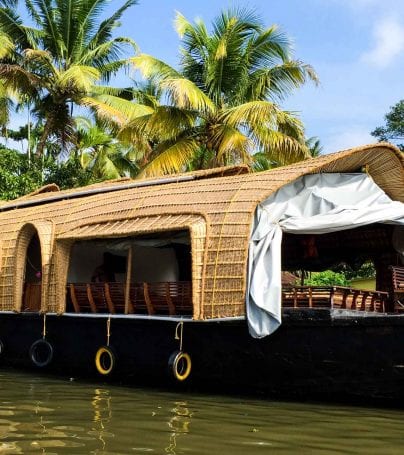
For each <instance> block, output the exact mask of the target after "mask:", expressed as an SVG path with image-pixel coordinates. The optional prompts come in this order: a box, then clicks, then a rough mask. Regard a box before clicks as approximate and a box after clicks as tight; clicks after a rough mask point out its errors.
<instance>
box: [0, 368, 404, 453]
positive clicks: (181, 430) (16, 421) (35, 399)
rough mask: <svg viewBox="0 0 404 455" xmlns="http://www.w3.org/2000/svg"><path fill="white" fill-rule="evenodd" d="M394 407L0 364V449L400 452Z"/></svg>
mask: <svg viewBox="0 0 404 455" xmlns="http://www.w3.org/2000/svg"><path fill="white" fill-rule="evenodd" d="M403 417H404V412H403V411H400V410H385V409H374V408H360V407H348V406H337V405H324V404H307V403H306V404H296V403H285V402H277V401H269V400H259V399H248V398H243V399H237V398H230V397H226V396H219V395H215V396H209V395H198V394H192V395H191V394H181V393H168V392H161V391H158V392H156V391H151V390H145V389H135V388H123V387H114V386H99V385H98V386H94V385H90V384H87V383H79V382H75V381H71V382H69V381H62V380H59V379H53V378H52V379H51V378H46V377H35V376H32V375H27V374H23V373H15V372H2V373H1V374H0V453H1V454H18V453H21V454H31V453H32V454H34V453H43V454H73V453H82V454H86V453H90V454H128V453H155V454H169V455H179V454H198V455H200V454H201V455H203V454H223V455H230V454H231V455H238V454H240V455H241V454H252V455H255V454H262V453H269V452H271V453H303V454H305V453H306V454H312V453H318V454H325V453H327V454H329V453H331V454H332V453H338V454H350V453H366V454H372V453H374V454H380V453H389V454H396V453H397V454H399V453H400V454H401V453H402V442H403V436H404V430H403V427H402V419H403Z"/></svg>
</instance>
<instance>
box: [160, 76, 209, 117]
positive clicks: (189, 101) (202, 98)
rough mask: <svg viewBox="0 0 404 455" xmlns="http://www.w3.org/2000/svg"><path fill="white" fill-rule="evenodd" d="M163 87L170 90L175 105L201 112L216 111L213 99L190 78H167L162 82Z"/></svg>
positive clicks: (169, 93)
mask: <svg viewBox="0 0 404 455" xmlns="http://www.w3.org/2000/svg"><path fill="white" fill-rule="evenodd" d="M161 87H162V88H163V89H165V90H166V91H167V92H168V95H169V97H170V99H171V101H172V103H173V104H174V105H175V106H178V107H180V108H183V109H195V110H198V111H200V112H210V113H213V112H214V111H215V104H214V103H213V101H212V100H211V99H210V98H209V97H208V96H207V95H205V93H204V92H203V91H202V90H201V89H199V88H198V87H197V86H196V85H195V84H194V83H193V82H192V81H190V80H189V79H185V78H182V77H181V78H175V79H174V78H173V79H165V80H164V81H163V82H162V83H161Z"/></svg>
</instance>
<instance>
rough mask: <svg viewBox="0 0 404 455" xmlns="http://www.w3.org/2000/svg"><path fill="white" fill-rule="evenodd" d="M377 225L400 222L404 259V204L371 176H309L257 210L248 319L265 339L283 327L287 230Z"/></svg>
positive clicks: (397, 240)
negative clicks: (283, 259) (283, 263)
mask: <svg viewBox="0 0 404 455" xmlns="http://www.w3.org/2000/svg"><path fill="white" fill-rule="evenodd" d="M372 223H388V224H396V225H398V226H399V227H398V228H397V229H396V231H395V233H394V239H393V242H394V246H395V248H396V249H397V251H399V253H401V254H402V257H403V258H404V204H403V203H401V202H398V201H393V200H391V199H390V198H389V197H388V196H387V195H386V194H385V193H384V191H383V190H382V189H381V188H380V187H378V186H377V185H376V184H375V183H374V181H373V180H372V179H371V177H370V176H369V175H367V174H362V173H361V174H339V173H335V174H313V175H306V176H304V177H301V178H300V179H298V180H296V181H295V182H293V183H291V184H289V185H286V186H284V187H283V188H281V189H280V190H278V191H277V192H276V193H274V194H273V195H271V196H270V197H269V198H268V199H266V200H265V201H264V202H263V203H261V204H260V205H259V206H258V207H257V210H256V212H255V218H254V224H253V228H252V234H251V239H250V245H249V260H248V286H247V293H246V296H247V297H246V307H247V320H248V327H249V331H250V334H251V335H252V336H253V337H254V338H262V337H265V336H267V335H270V334H271V333H273V332H274V331H275V330H276V329H277V328H278V327H279V325H280V324H281V297H282V295H281V291H282V289H281V288H282V285H281V243H282V232H283V231H284V232H290V233H295V234H298V233H299V234H324V233H327V232H333V231H341V230H345V229H352V228H355V227H359V226H365V225H368V224H372Z"/></svg>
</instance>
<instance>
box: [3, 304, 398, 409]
mask: <svg viewBox="0 0 404 455" xmlns="http://www.w3.org/2000/svg"><path fill="white" fill-rule="evenodd" d="M107 321H108V316H107V315H105V316H99V317H98V316H97V317H93V316H90V315H89V316H86V315H80V316H75V315H63V316H57V315H47V317H46V337H45V338H46V340H47V341H48V342H49V343H50V344H51V346H52V349H53V357H52V360H51V362H50V363H49V364H48V365H45V366H42V367H38V366H37V365H35V364H34V363H33V361H32V356H30V348H31V346H32V345H33V343H34V342H35V341H37V340H38V339H42V335H43V325H44V319H43V316H41V315H38V314H29V313H26V314H12V313H10V314H5V313H4V314H1V315H0V341H1V342H2V344H3V350H2V353H1V363H2V365H3V366H12V367H16V368H24V369H27V368H28V369H32V370H36V371H37V372H38V371H43V372H49V373H56V374H58V375H62V376H64V377H74V378H92V379H95V380H98V381H99V380H102V381H104V380H108V381H114V382H115V381H116V382H121V383H125V384H139V385H153V386H154V385H158V386H163V387H172V386H178V385H180V386H181V387H187V388H188V387H189V388H192V389H198V390H211V391H215V392H216V391H217V392H223V391H225V392H231V393H234V392H236V393H242V394H257V393H258V394H265V395H266V396H269V397H282V398H288V399H324V400H332V401H335V400H339V401H341V400H344V401H346V400H361V401H369V402H371V401H375V400H379V401H382V402H383V403H385V404H386V405H387V404H394V405H402V404H404V349H403V347H404V315H403V316H400V315H389V316H382V315H381V316H378V317H376V316H363V315H362V316H359V315H357V316H353V315H343V314H339V315H337V316H336V315H335V314H332V313H331V312H330V311H329V310H291V311H285V313H284V323H283V324H282V326H281V327H280V328H279V329H278V330H277V331H276V332H275V333H274V334H273V335H271V336H269V337H266V338H263V339H261V340H256V339H253V338H251V337H250V335H249V334H248V330H247V325H246V322H245V321H244V320H228V321H227V320H221V321H209V322H206V321H205V322H202V321H201V322H197V321H189V320H188V321H187V320H184V324H183V351H185V352H187V353H188V354H189V355H190V356H191V359H192V371H191V374H190V376H189V378H188V379H187V380H185V381H183V382H179V381H176V379H175V378H174V377H173V375H172V372H171V370H170V368H169V366H168V362H169V358H170V356H171V355H172V353H173V352H175V351H177V350H178V349H179V340H178V339H176V338H175V335H176V332H177V335H178V334H179V332H180V330H178V327H177V325H178V320H169V318H165V319H152V318H141V319H139V318H131V317H125V316H123V317H113V318H111V323H110V347H111V348H112V349H113V352H114V354H115V360H116V362H115V364H114V368H113V371H112V372H111V374H110V375H101V374H100V373H99V372H98V371H97V369H96V366H95V360H94V359H95V355H96V352H97V350H98V349H99V348H100V347H101V346H105V345H106V344H107ZM176 329H177V330H176ZM45 363H46V362H45Z"/></svg>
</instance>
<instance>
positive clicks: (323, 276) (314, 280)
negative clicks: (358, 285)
mask: <svg viewBox="0 0 404 455" xmlns="http://www.w3.org/2000/svg"><path fill="white" fill-rule="evenodd" d="M304 284H305V285H306V286H349V280H348V279H347V278H346V276H345V275H344V274H343V273H340V272H333V271H332V270H324V271H323V272H312V273H311V276H310V277H309V278H306V279H305V280H304Z"/></svg>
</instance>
